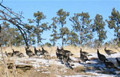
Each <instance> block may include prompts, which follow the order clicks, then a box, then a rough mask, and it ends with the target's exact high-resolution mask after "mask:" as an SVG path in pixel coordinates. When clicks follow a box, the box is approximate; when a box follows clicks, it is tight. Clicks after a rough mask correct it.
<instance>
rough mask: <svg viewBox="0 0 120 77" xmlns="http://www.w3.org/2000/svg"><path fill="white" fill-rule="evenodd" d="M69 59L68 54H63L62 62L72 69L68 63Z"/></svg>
mask: <svg viewBox="0 0 120 77" xmlns="http://www.w3.org/2000/svg"><path fill="white" fill-rule="evenodd" d="M70 61H71V59H70V57H69V56H68V55H63V63H64V64H65V65H66V66H67V67H69V68H70V69H73V67H72V66H71V65H70Z"/></svg>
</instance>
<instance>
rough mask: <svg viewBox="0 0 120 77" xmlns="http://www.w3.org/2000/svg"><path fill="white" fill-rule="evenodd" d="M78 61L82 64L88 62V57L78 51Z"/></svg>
mask: <svg viewBox="0 0 120 77" xmlns="http://www.w3.org/2000/svg"><path fill="white" fill-rule="evenodd" d="M80 59H81V60H82V61H83V62H86V61H87V60H88V57H87V56H86V55H85V54H84V53H83V52H82V51H80Z"/></svg>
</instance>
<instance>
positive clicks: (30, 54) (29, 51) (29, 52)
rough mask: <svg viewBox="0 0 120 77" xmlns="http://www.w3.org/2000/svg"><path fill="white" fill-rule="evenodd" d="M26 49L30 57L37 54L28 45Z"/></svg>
mask: <svg viewBox="0 0 120 77" xmlns="http://www.w3.org/2000/svg"><path fill="white" fill-rule="evenodd" d="M25 50H26V54H27V55H28V56H29V57H32V56H34V55H35V54H33V52H32V51H31V50H30V49H29V48H28V47H25Z"/></svg>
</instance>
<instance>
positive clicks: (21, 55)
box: [16, 53, 24, 58]
mask: <svg viewBox="0 0 120 77" xmlns="http://www.w3.org/2000/svg"><path fill="white" fill-rule="evenodd" d="M16 56H18V57H20V58H21V57H24V54H23V53H19V54H17V55H16Z"/></svg>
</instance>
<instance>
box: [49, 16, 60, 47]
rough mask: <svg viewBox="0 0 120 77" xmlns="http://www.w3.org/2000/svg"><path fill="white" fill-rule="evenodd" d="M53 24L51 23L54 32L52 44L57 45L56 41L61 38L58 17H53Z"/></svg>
mask: <svg viewBox="0 0 120 77" xmlns="http://www.w3.org/2000/svg"><path fill="white" fill-rule="evenodd" d="M52 21H53V22H52V24H51V25H50V28H51V29H52V34H51V35H50V36H51V37H52V38H51V39H50V41H51V42H52V45H53V46H55V44H56V41H57V40H58V39H59V36H58V33H57V25H56V24H57V17H53V18H52Z"/></svg>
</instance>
